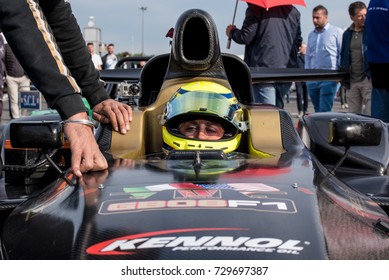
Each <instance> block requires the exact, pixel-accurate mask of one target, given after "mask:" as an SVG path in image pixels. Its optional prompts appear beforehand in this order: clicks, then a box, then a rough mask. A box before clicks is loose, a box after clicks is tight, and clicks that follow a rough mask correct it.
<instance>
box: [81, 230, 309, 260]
mask: <svg viewBox="0 0 389 280" xmlns="http://www.w3.org/2000/svg"><path fill="white" fill-rule="evenodd" d="M220 231H223V235H217V234H216V235H215V234H207V233H210V232H212V233H215V232H216V233H217V232H220ZM234 231H235V232H240V234H239V235H236V234H234V235H232V232H234ZM242 231H248V229H245V228H193V229H175V230H165V231H155V232H146V233H140V234H134V235H128V236H123V237H119V238H114V239H111V240H108V241H104V242H101V243H98V244H95V245H93V246H91V247H89V248H88V249H87V250H86V252H87V253H88V254H90V255H134V254H137V253H139V252H141V251H142V250H150V249H155V250H157V249H161V250H162V249H164V250H170V251H172V252H176V251H181V252H182V251H184V252H198V251H209V252H215V251H229V252H255V253H277V254H293V255H299V254H300V253H301V252H302V251H303V250H304V249H305V247H307V246H309V245H310V242H307V241H305V242H303V241H300V240H294V239H287V240H282V239H278V238H268V237H252V236H244V235H241V234H242V233H241V232H242ZM189 233H191V234H192V235H184V234H189ZM196 233H197V234H196Z"/></svg>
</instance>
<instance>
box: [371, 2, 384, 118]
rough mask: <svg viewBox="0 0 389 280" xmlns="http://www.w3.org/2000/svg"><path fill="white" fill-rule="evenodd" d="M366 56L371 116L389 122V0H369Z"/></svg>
mask: <svg viewBox="0 0 389 280" xmlns="http://www.w3.org/2000/svg"><path fill="white" fill-rule="evenodd" d="M366 45H367V58H368V61H369V67H370V71H371V81H372V84H373V89H372V93H371V94H372V95H371V116H372V117H375V118H379V119H381V120H382V121H384V122H387V123H389V78H388V73H389V52H388V50H389V1H387V0H371V1H370V2H369V7H368V9H367V15H366Z"/></svg>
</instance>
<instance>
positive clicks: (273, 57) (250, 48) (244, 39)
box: [226, 4, 302, 108]
mask: <svg viewBox="0 0 389 280" xmlns="http://www.w3.org/2000/svg"><path fill="white" fill-rule="evenodd" d="M226 34H227V36H228V37H229V38H231V39H232V40H233V41H234V42H236V43H238V44H244V45H245V46H246V47H245V54H244V61H245V62H246V63H247V65H248V66H249V67H266V68H297V53H298V51H299V47H300V45H301V42H302V37H301V26H300V12H299V11H298V10H297V9H296V8H295V7H294V6H292V5H285V6H276V7H272V8H269V9H265V8H263V7H259V6H256V5H253V4H248V8H247V10H246V17H245V19H244V22H243V25H242V28H241V29H237V28H236V26H235V25H229V26H227V29H226ZM290 85H291V84H290V83H275V84H263V83H262V84H254V85H253V87H254V101H255V102H257V103H269V104H274V105H277V106H279V107H281V108H283V107H284V102H283V97H284V96H285V94H286V93H287V92H288V90H289V89H290Z"/></svg>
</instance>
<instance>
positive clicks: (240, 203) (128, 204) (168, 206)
mask: <svg viewBox="0 0 389 280" xmlns="http://www.w3.org/2000/svg"><path fill="white" fill-rule="evenodd" d="M174 209H177V210H178V209H180V210H181V209H244V210H253V211H263V212H279V213H296V212H297V210H296V207H295V204H294V203H293V201H292V200H289V199H281V198H278V199H273V198H261V199H255V200H244V199H243V200H235V199H172V200H139V201H128V200H122V201H121V200H117V201H105V202H103V203H102V205H101V207H100V211H99V213H100V214H118V213H129V212H139V211H152V210H154V211H157V210H174Z"/></svg>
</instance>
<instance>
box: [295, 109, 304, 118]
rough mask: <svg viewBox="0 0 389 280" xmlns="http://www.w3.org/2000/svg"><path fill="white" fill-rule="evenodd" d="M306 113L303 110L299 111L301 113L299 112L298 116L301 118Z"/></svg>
mask: <svg viewBox="0 0 389 280" xmlns="http://www.w3.org/2000/svg"><path fill="white" fill-rule="evenodd" d="M304 115H305V114H304V113H303V112H301V111H299V113H298V115H297V116H298V117H299V118H301V117H302V116H304Z"/></svg>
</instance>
